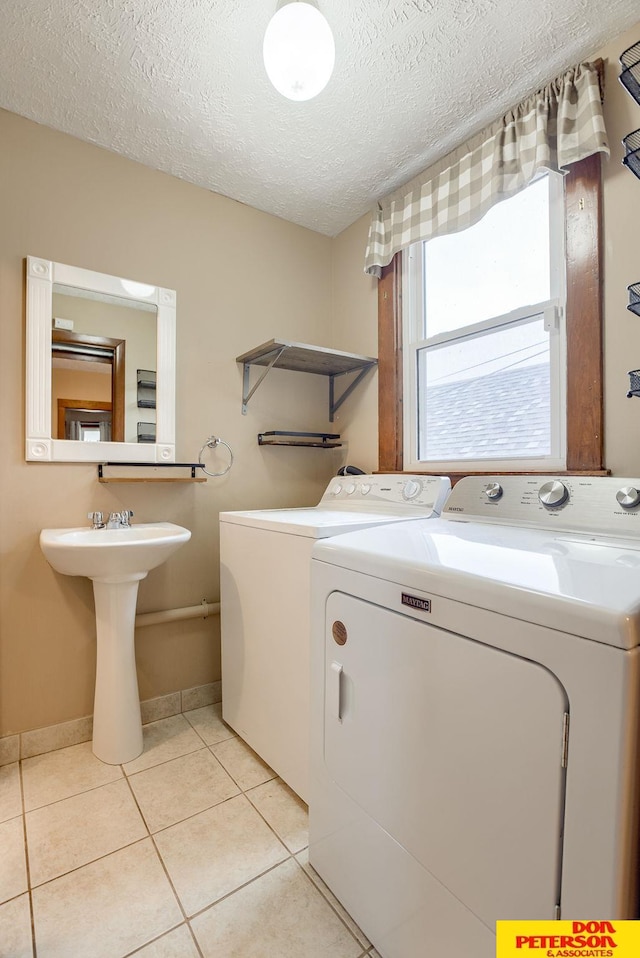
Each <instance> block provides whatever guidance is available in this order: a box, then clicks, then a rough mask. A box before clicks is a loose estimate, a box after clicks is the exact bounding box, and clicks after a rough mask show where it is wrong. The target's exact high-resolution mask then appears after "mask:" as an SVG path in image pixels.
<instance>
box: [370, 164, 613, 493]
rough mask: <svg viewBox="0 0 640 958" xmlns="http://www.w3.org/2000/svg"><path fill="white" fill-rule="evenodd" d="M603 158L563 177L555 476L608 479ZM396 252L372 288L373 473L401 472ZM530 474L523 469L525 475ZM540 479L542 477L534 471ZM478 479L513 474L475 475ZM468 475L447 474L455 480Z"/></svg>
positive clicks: (399, 283) (573, 167)
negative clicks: (559, 430)
mask: <svg viewBox="0 0 640 958" xmlns="http://www.w3.org/2000/svg"><path fill="white" fill-rule="evenodd" d="M600 158H601V155H600V153H595V154H594V155H593V156H588V157H586V159H584V160H580V161H579V162H578V163H573V164H572V165H571V167H570V168H569V172H568V173H567V175H566V177H565V204H566V206H565V242H566V249H565V259H566V283H567V307H566V310H567V315H566V338H567V458H566V463H567V468H566V470H565V471H564V472H563V473H558V474H559V475H576V474H581V473H582V474H585V475H606V474H607V470H606V469H605V468H604V464H603V456H604V441H603V426H604V401H603V392H604V390H603V362H602V346H603V333H602V176H601V159H600ZM401 256H402V253H396V255H395V256H394V258H393V260H392V262H391V263H390V264H389V265H388V266H385V267H384V268H383V270H382V276H381V278H380V279H379V281H378V469H379V471H380V472H402V471H403V402H404V395H403V377H402V365H403V364H402V269H401ZM531 471H532V470H528V472H531ZM539 471H540V472H541V473H542V472H543V470H539ZM473 472H474V474H476V475H496V474H499V475H508V474H511V475H517V474H518V473H517V471H514V472H513V473H496V472H481V471H478V470H473ZM468 474H469V473H468V472H466V473H465V472H454V473H450V475H451V479H452V481H456V480H457V479H459V478H460V477H461V476H463V475H468Z"/></svg>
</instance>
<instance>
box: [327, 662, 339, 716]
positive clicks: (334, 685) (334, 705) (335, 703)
mask: <svg viewBox="0 0 640 958" xmlns="http://www.w3.org/2000/svg"><path fill="white" fill-rule="evenodd" d="M330 681H331V688H330V690H329V702H328V703H327V704H328V705H329V708H330V709H331V713H332V714H333V715H335V717H336V718H337V720H338V721H339V722H342V666H341V665H340V663H339V662H332V663H331V674H330Z"/></svg>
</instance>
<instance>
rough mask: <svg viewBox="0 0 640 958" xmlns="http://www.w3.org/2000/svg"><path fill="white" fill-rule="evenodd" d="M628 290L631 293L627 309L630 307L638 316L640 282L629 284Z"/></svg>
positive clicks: (639, 308)
mask: <svg viewBox="0 0 640 958" xmlns="http://www.w3.org/2000/svg"><path fill="white" fill-rule="evenodd" d="M627 292H628V293H629V305H628V306H627V309H630V310H631V312H632V313H635V314H636V316H640V283H632V284H631V286H627Z"/></svg>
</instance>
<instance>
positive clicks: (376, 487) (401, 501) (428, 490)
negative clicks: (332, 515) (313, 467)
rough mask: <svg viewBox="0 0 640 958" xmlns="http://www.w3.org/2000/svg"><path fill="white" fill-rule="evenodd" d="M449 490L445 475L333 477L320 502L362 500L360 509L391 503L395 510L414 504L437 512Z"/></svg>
mask: <svg viewBox="0 0 640 958" xmlns="http://www.w3.org/2000/svg"><path fill="white" fill-rule="evenodd" d="M450 490H451V483H450V481H449V479H448V477H446V476H420V475H402V474H400V473H390V474H388V475H385V474H380V475H366V476H337V477H336V478H335V479H332V480H331V482H330V483H329V485H328V486H327V489H326V491H325V493H324V495H323V497H322V500H321V501H322V502H323V503H325V504H327V503H329V502H331V503H342V502H344V503H345V505H347V503H348V504H351V505H353V504H354V503H362V507H363V508H365V506H366V507H367V508H371V509H375V508H376V507H377V508H378V509H380V508H382V507H383V506H391V505H393V506H396V507H397V508H398V509H399V511H402V509H403V508H407V509H409V508H410V507H411V506H415V507H416V508H417V509H418V510H419V511H420V513H424V512H425V510H428V511H429V512H437V513H438V514H440V512H441V511H442V507H443V505H444V502H445V500H446V498H447V496H448V495H449V492H450Z"/></svg>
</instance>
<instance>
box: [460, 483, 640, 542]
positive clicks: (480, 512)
mask: <svg viewBox="0 0 640 958" xmlns="http://www.w3.org/2000/svg"><path fill="white" fill-rule="evenodd" d="M443 516H445V517H446V518H448V519H459V520H462V519H474V520H478V519H479V520H483V521H488V522H504V523H508V524H510V525H528V526H540V527H542V528H545V527H546V528H562V529H565V530H567V529H568V530H571V531H575V532H592V531H593V532H601V533H605V534H606V533H611V534H612V535H624V536H627V535H628V536H634V537H635V536H639V537H640V479H619V478H615V477H611V476H562V477H560V478H558V477H554V476H466V477H465V478H464V479H461V480H460V481H459V482H458V483H457V484H456V485H455V486H454V488H453V490H452V492H451V495H450V496H449V499H448V501H447V504H446V506H445V508H444V511H443Z"/></svg>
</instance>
